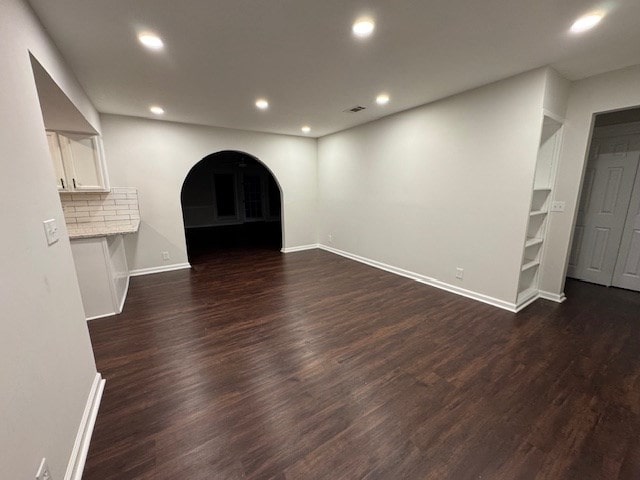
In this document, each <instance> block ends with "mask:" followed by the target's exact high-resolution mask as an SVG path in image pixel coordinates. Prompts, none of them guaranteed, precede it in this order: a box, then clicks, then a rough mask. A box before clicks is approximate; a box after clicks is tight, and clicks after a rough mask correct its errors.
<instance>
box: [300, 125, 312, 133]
mask: <svg viewBox="0 0 640 480" xmlns="http://www.w3.org/2000/svg"><path fill="white" fill-rule="evenodd" d="M300 130H302V131H303V132H304V133H309V132H310V131H311V127H310V126H309V125H305V126H304V127H302V128H301V129H300Z"/></svg>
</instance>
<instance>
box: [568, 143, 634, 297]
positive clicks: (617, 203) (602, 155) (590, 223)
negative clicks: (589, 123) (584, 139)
mask: <svg viewBox="0 0 640 480" xmlns="http://www.w3.org/2000/svg"><path fill="white" fill-rule="evenodd" d="M628 148H629V140H628V138H625V137H618V138H612V139H606V140H601V141H600V142H599V143H598V142H595V143H594V145H593V146H592V151H591V152H590V155H589V163H588V164H587V171H586V175H585V182H584V187H583V192H582V197H581V199H580V207H579V210H578V218H577V221H576V229H575V233H574V243H573V248H572V253H571V256H570V259H569V269H568V272H567V274H568V276H570V277H573V278H577V279H580V280H586V281H588V282H592V283H598V284H600V285H607V286H610V285H611V284H612V281H613V272H614V269H615V265H616V260H617V257H618V249H619V247H620V240H621V238H622V233H623V230H624V224H625V220H626V217H627V211H628V208H629V202H630V199H631V192H632V190H633V185H634V182H635V177H636V171H637V169H638V155H637V152H633V153H631V154H628Z"/></svg>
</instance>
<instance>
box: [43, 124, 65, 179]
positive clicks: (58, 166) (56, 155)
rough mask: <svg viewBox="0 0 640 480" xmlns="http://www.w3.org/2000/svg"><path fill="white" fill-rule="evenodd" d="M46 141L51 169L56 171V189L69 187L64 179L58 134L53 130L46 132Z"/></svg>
mask: <svg viewBox="0 0 640 480" xmlns="http://www.w3.org/2000/svg"><path fill="white" fill-rule="evenodd" d="M47 142H48V143H49V153H50V154H51V161H52V162H53V169H54V171H55V173H56V185H57V186H58V190H60V191H64V190H67V188H68V187H69V185H68V182H67V181H66V175H65V172H64V165H63V163H62V153H61V152H60V143H59V142H58V134H57V133H55V132H47Z"/></svg>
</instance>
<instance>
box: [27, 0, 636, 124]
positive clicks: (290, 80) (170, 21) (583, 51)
mask: <svg viewBox="0 0 640 480" xmlns="http://www.w3.org/2000/svg"><path fill="white" fill-rule="evenodd" d="M30 3H31V4H32V6H33V8H34V9H35V11H36V13H37V14H38V16H39V17H40V18H41V20H42V22H43V23H44V25H45V27H46V29H47V30H48V31H49V33H50V34H51V36H52V37H53V39H54V41H55V42H56V44H57V45H58V47H59V48H60V50H61V51H62V53H63V55H64V56H65V58H66V59H67V61H68V62H69V64H70V66H71V68H72V69H73V70H74V72H75V73H76V75H77V76H78V78H79V80H80V82H81V83H82V85H83V86H84V88H85V89H86V91H87V93H88V94H89V96H90V97H91V99H92V100H93V102H94V104H95V106H96V108H97V109H98V110H99V111H100V112H105V113H116V114H123V115H134V116H140V117H150V118H157V117H154V116H153V115H152V114H150V113H149V110H148V109H149V106H150V105H151V104H160V105H162V106H163V107H164V108H165V110H166V114H165V115H164V116H163V118H164V119H167V120H173V121H180V122H189V123H197V124H204V125H213V126H223V127H232V128H241V129H246V130H257V131H265V132H275V133H285V134H293V135H302V133H301V132H300V127H301V126H302V125H304V124H309V125H311V127H312V128H313V130H312V132H311V136H322V135H326V134H328V133H332V132H336V131H339V130H342V129H345V128H348V127H350V126H354V125H358V124H361V123H365V122H368V121H371V120H373V119H376V118H380V117H382V116H385V115H388V114H390V113H394V112H398V111H401V110H406V109H407V108H410V107H414V106H417V105H421V104H424V103H427V102H430V101H433V100H436V99H439V98H443V97H445V96H448V95H451V94H454V93H457V92H461V91H464V90H467V89H469V88H473V87H476V86H480V85H483V84H486V83H489V82H492V81H495V80H498V79H501V78H505V77H507V76H510V75H513V74H516V73H520V72H523V71H526V70H529V69H532V68H536V67H539V66H543V65H547V64H550V65H552V66H554V67H555V68H556V69H557V70H558V71H559V72H560V73H562V74H564V75H565V76H567V77H568V78H569V79H572V80H576V79H580V78H584V77H587V76H590V75H594V74H597V73H601V72H605V71H609V70H614V69H617V68H622V67H625V66H629V65H635V64H640V48H638V46H639V45H640V27H639V25H640V1H638V0H609V1H605V3H602V2H594V1H590V0H480V1H479V0H368V1H359V0H358V1H348V0H269V1H266V0H262V1H260V0H215V1H213V0H179V1H177V0H135V1H132V0H106V1H105V0H100V1H98V0H92V1H88V0H56V1H55V2H52V1H51V0H30ZM593 9H606V10H607V11H608V15H607V16H606V17H605V19H604V20H603V21H602V23H601V24H600V25H599V26H598V27H597V28H595V29H594V30H592V31H589V32H587V33H585V34H582V35H579V36H577V35H571V34H569V33H568V29H569V27H570V26H571V24H572V22H573V21H574V20H575V19H576V18H577V17H578V16H580V15H582V14H584V13H588V12H589V11H591V10H593ZM362 15H369V16H372V17H373V18H375V20H376V30H375V33H374V35H373V36H372V37H371V38H370V39H368V40H364V41H363V40H357V39H355V38H354V37H353V36H352V34H351V24H352V23H353V21H354V20H355V19H356V17H359V16H362ZM141 29H147V30H153V31H156V32H157V33H159V34H160V35H161V36H162V38H163V40H164V42H165V45H166V48H165V49H164V51H163V52H159V53H154V52H150V51H148V50H145V49H144V48H142V47H141V45H140V44H139V43H138V42H137V40H136V34H137V32H138V31H139V30H141ZM382 91H386V92H388V93H389V94H390V96H391V102H390V103H389V104H388V105H387V106H385V107H379V106H377V105H376V104H375V101H374V99H375V96H376V95H377V94H378V93H380V92H382ZM258 97H265V98H267V99H268V100H269V102H270V104H271V106H270V108H269V110H267V111H259V110H257V109H256V108H255V106H254V102H255V100H256V98H258ZM358 104H360V105H363V106H365V107H367V109H366V110H364V111H362V112H360V113H356V114H353V113H343V110H344V109H346V108H348V107H351V106H354V105H358Z"/></svg>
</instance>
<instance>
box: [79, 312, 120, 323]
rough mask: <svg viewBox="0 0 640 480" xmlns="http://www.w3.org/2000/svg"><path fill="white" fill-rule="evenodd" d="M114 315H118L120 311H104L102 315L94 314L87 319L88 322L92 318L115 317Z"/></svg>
mask: <svg viewBox="0 0 640 480" xmlns="http://www.w3.org/2000/svg"><path fill="white" fill-rule="evenodd" d="M114 315H118V312H111V313H103V314H101V315H94V316H93V317H87V318H86V319H85V320H86V321H87V322H90V321H91V320H98V319H100V318H107V317H113V316H114Z"/></svg>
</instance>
